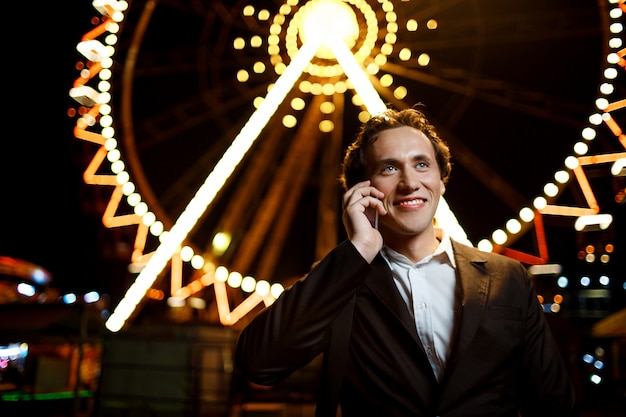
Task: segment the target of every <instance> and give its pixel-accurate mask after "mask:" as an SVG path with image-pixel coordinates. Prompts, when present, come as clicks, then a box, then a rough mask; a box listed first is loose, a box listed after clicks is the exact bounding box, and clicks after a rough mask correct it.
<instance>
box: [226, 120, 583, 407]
mask: <svg viewBox="0 0 626 417" xmlns="http://www.w3.org/2000/svg"><path fill="white" fill-rule="evenodd" d="M450 170H451V164H450V151H449V149H448V147H447V145H446V144H445V143H444V142H443V141H442V140H441V139H440V138H439V136H438V135H437V133H436V131H435V129H434V127H433V126H432V125H431V124H430V122H429V121H428V120H427V119H426V117H425V116H424V114H423V113H422V112H421V111H419V110H417V109H416V108H413V109H406V110H402V111H395V110H392V109H389V110H387V111H386V112H385V113H383V114H381V115H378V116H375V117H373V118H371V119H370V120H369V121H368V122H366V123H365V124H364V125H363V126H362V128H361V130H360V132H359V134H358V136H357V138H356V140H355V142H354V143H353V144H352V145H351V146H350V147H349V148H348V150H347V152H346V155H345V158H344V163H343V173H342V177H341V180H342V185H343V186H344V189H345V190H346V192H345V194H344V196H343V223H344V226H345V229H346V232H347V236H348V239H347V240H346V241H344V242H342V243H340V244H339V245H338V246H337V247H336V248H335V249H333V250H332V251H331V252H330V253H329V254H328V255H327V256H325V257H324V258H323V259H322V260H321V261H320V262H319V263H317V264H316V265H315V266H314V267H313V268H312V270H311V271H310V272H309V274H308V275H307V276H306V277H305V278H303V279H302V280H300V281H298V282H297V283H296V284H295V285H293V286H292V287H291V288H290V289H287V290H286V291H285V292H284V293H283V294H282V295H281V296H280V297H279V298H278V300H276V302H275V303H274V304H273V305H272V306H270V307H268V308H266V309H265V310H263V311H262V312H260V313H259V314H258V315H257V316H256V317H255V318H254V319H253V320H252V321H251V322H250V324H248V326H246V328H245V329H244V330H243V331H242V333H241V335H240V337H239V341H238V344H237V350H236V355H235V361H236V362H235V363H236V366H237V368H238V370H239V371H240V372H241V373H242V374H243V375H244V376H246V377H247V378H249V379H250V380H251V381H252V382H255V383H257V384H261V385H272V384H276V383H277V382H280V381H281V380H283V379H284V378H286V377H287V376H288V375H290V374H291V373H292V372H293V371H295V370H296V369H298V368H300V367H303V366H305V365H306V364H308V363H309V362H310V361H311V360H312V359H313V358H315V357H316V356H318V355H319V354H322V353H323V354H324V364H323V375H322V381H321V385H322V386H321V387H320V396H319V399H318V404H317V408H316V415H317V416H335V415H336V413H337V408H338V406H340V412H341V415H342V416H343V417H353V416H358V417H362V416H368V417H369V416H381V417H393V416H402V417H404V416H446V417H470V416H477V417H478V416H480V417H490V416H494V417H495V416H498V417H509V416H510V417H517V416H518V415H522V416H531V417H537V416H550V417H556V416H570V415H572V409H573V405H574V397H573V390H572V385H571V383H570V381H569V379H568V375H567V370H566V368H565V366H564V363H563V361H562V358H561V357H560V354H559V351H558V350H557V348H556V346H555V343H554V341H553V338H552V335H551V333H550V329H549V327H548V325H547V323H546V320H545V318H544V316H543V312H542V309H541V306H540V304H539V302H538V300H537V296H536V294H535V291H534V289H533V287H532V285H531V281H530V279H529V276H528V275H527V272H526V270H525V268H524V267H523V266H522V264H520V263H519V262H517V261H515V260H513V259H510V258H507V257H505V256H502V255H498V254H492V253H484V252H481V251H479V250H478V249H475V248H473V247H470V246H468V245H465V244H461V243H458V242H456V241H453V240H451V239H450V237H449V236H448V235H447V233H446V232H445V231H441V230H440V229H439V228H438V227H436V224H435V223H436V221H435V218H434V216H435V212H436V209H437V205H438V203H439V199H440V197H441V196H442V195H443V194H444V192H445V185H446V182H447V180H448V178H449V175H450ZM479 203H480V202H477V201H473V202H468V204H479Z"/></svg>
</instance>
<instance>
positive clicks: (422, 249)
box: [385, 229, 439, 263]
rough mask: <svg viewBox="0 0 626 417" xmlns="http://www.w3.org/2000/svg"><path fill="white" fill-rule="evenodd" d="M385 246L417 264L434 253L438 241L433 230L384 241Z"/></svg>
mask: <svg viewBox="0 0 626 417" xmlns="http://www.w3.org/2000/svg"><path fill="white" fill-rule="evenodd" d="M385 245H386V246H388V247H390V248H391V249H393V250H395V251H396V252H399V253H401V254H403V255H404V256H406V257H407V258H408V259H409V260H410V261H411V262H413V263H417V262H419V261H421V260H422V259H423V258H425V257H426V256H428V255H430V254H432V253H433V252H435V250H436V249H437V247H438V246H439V240H437V237H436V235H435V231H434V230H433V229H431V230H429V231H424V232H423V233H420V234H419V235H414V236H396V239H392V240H385Z"/></svg>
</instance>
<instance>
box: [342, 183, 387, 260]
mask: <svg viewBox="0 0 626 417" xmlns="http://www.w3.org/2000/svg"><path fill="white" fill-rule="evenodd" d="M370 184H371V183H370V181H369V180H367V181H363V182H360V183H358V184H356V185H355V186H354V187H352V188H350V189H349V190H348V191H346V193H345V194H344V195H343V216H342V220H343V225H344V227H345V229H346V233H347V234H348V239H350V241H351V242H352V244H353V245H354V246H355V247H356V249H357V250H358V251H359V253H360V254H361V256H363V258H365V259H366V260H367V262H372V261H373V260H374V258H375V257H376V255H377V254H378V252H379V251H380V249H381V248H382V247H383V236H382V235H381V234H380V232H379V231H378V230H377V229H376V228H375V227H374V225H373V224H372V219H371V217H373V216H375V215H376V214H378V215H380V216H384V215H386V214H387V210H385V207H384V205H383V203H382V201H381V199H382V198H383V197H384V194H383V193H382V192H381V191H379V190H378V189H376V188H375V187H372V186H371V185H370ZM368 211H369V212H370V216H369V217H368Z"/></svg>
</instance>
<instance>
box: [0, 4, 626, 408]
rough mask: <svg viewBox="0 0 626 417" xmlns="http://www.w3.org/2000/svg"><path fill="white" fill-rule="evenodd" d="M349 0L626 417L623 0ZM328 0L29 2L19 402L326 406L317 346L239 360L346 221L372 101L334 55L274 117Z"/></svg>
mask: <svg viewBox="0 0 626 417" xmlns="http://www.w3.org/2000/svg"><path fill="white" fill-rule="evenodd" d="M330 3H335V6H337V5H339V6H338V7H339V9H338V10H339V11H343V12H346V14H347V15H348V17H350V19H352V20H349V22H351V24H354V26H355V28H356V33H357V35H356V36H355V37H354V38H353V43H352V44H349V45H350V47H351V49H352V51H353V52H358V53H357V54H356V56H357V57H358V58H357V59H358V60H359V63H360V64H361V65H362V66H363V67H364V68H367V71H368V74H369V81H370V82H371V83H372V85H373V86H374V88H375V89H376V91H377V92H378V94H379V95H380V97H381V98H382V100H383V101H384V102H386V103H389V104H390V105H393V106H394V107H397V108H404V107H410V106H413V105H414V104H416V103H422V105H423V107H422V109H423V110H424V111H425V112H426V114H427V115H428V116H429V118H430V119H431V121H432V122H433V123H434V124H435V125H436V126H437V128H438V130H439V133H440V135H441V136H442V137H443V138H444V139H446V140H447V141H448V143H449V144H450V147H451V151H452V156H453V163H454V165H453V171H452V172H453V173H452V178H451V180H450V183H449V185H448V186H447V192H446V195H445V198H446V202H447V204H448V206H449V208H450V212H451V213H452V214H453V217H454V219H453V220H455V221H458V227H460V229H461V231H462V233H463V234H464V236H465V237H466V238H467V239H468V240H469V241H470V242H471V244H473V245H475V246H479V247H481V248H485V250H493V251H497V252H500V253H503V254H505V255H507V256H510V257H513V258H516V259H519V260H521V261H522V262H524V263H525V264H526V265H527V266H528V267H529V268H530V270H531V272H532V273H533V278H534V280H535V284H536V287H537V291H538V294H539V296H540V298H541V300H542V303H543V305H544V310H545V313H546V317H547V318H548V320H549V322H550V324H551V327H552V330H553V332H554V333H555V336H556V338H557V341H558V342H559V345H560V347H561V349H562V353H563V356H564V358H565V360H566V362H567V363H568V367H569V369H570V371H571V376H572V380H573V381H574V383H575V386H576V389H577V392H578V401H579V404H578V406H579V412H580V414H581V416H618V415H619V416H622V415H624V414H623V410H624V407H625V405H626V398H625V396H626V394H625V386H626V384H625V379H624V376H625V369H624V368H625V365H624V363H625V360H626V359H625V357H624V344H625V338H626V336H625V333H626V331H625V326H626V325H625V323H626V313H625V311H624V308H625V307H626V287H625V285H626V274H625V273H624V271H626V265H625V264H626V261H625V259H626V248H625V244H626V243H625V242H624V237H625V235H626V233H624V230H626V228H625V225H624V222H625V219H626V217H625V210H624V192H625V187H626V185H625V184H626V177H625V168H624V161H625V159H626V154H625V147H626V146H625V139H624V134H623V133H622V131H621V129H622V128H623V126H624V124H625V123H626V118H625V117H624V109H623V100H624V96H625V88H624V87H625V84H624V65H623V62H624V61H623V60H624V54H623V49H624V45H623V41H622V39H623V16H622V15H623V10H624V8H625V6H624V4H623V2H620V1H617V0H612V1H601V0H597V1H591V0H575V1H561V0H556V1H551V2H549V3H547V4H546V2H543V1H539V0H536V1H535V0H532V1H527V2H522V3H519V2H517V3H511V2H492V1H487V0H475V1H456V0H449V1H417V0H411V1H365V0H364V1H354V2H342V1H338V2H330ZM312 5H313V2H306V1H300V2H295V1H293V2H288V1H285V2H282V1H271V0H268V1H248V2H244V1H201V0H199V1H167V0H161V1H144V0H134V1H131V2H128V3H126V2H117V1H94V2H88V1H67V2H62V3H59V4H54V5H48V6H47V9H42V10H38V9H34V8H31V7H30V6H29V5H25V4H13V5H11V6H9V9H8V11H7V16H8V18H9V19H12V20H15V21H16V22H17V23H18V25H17V27H15V28H12V29H11V31H7V32H6V36H7V39H8V41H7V42H6V50H5V55H4V56H5V61H4V62H5V70H8V71H9V72H8V77H7V78H6V80H7V91H9V97H10V100H9V102H8V103H6V108H8V114H7V115H6V116H5V121H6V122H8V123H10V124H11V125H12V129H10V130H9V129H7V132H11V133H9V134H7V135H6V136H7V137H6V138H5V140H4V141H3V143H4V146H3V147H2V150H1V151H0V158H1V159H0V169H1V170H2V171H1V174H2V181H3V187H2V196H3V197H2V200H1V204H0V210H1V211H0V289H1V291H0V312H1V315H0V323H1V324H0V326H1V327H0V329H1V331H0V412H2V415H3V416H4V415H5V413H7V414H6V415H11V413H13V414H15V415H17V414H22V413H24V412H25V411H31V412H34V413H35V414H37V415H51V416H92V415H93V416H131V415H133V416H134V415H141V416H145V415H154V416H170V415H171V416H181V415H189V416H204V415H210V416H220V415H233V416H236V415H248V416H253V415H254V416H261V415H263V416H291V415H294V416H295V415H298V416H300V415H311V410H312V404H313V403H314V390H315V380H316V377H317V370H318V368H319V363H318V362H317V361H314V362H313V363H312V364H311V365H310V366H309V367H307V368H305V369H303V370H302V371H301V372H298V373H296V374H295V375H293V376H292V377H291V378H290V379H289V380H288V381H286V382H285V383H284V384H282V385H280V386H277V387H272V388H269V389H267V388H266V389H262V388H260V387H255V386H250V385H248V384H246V383H244V382H242V381H240V380H239V379H238V377H237V375H236V374H235V373H234V372H233V369H232V363H231V358H230V354H231V351H232V347H233V345H234V341H235V340H236V336H237V332H238V331H239V330H240V329H241V328H242V327H243V326H244V325H245V324H246V323H247V321H248V320H249V319H250V318H251V317H252V316H253V315H254V314H255V312H257V311H258V310H259V309H261V308H263V306H265V305H267V304H269V303H271V302H272V301H273V299H274V298H275V296H276V295H277V294H278V293H279V292H280V289H281V288H284V287H287V286H289V285H290V284H291V283H293V282H294V281H295V280H296V279H298V278H300V277H301V276H302V275H304V274H305V273H306V272H307V271H308V269H309V267H310V265H311V264H312V263H314V262H315V261H317V260H319V259H320V258H321V257H323V255H324V254H325V253H326V252H327V251H328V250H330V249H331V248H332V247H334V246H335V245H336V244H337V243H338V242H340V241H341V240H342V239H343V238H344V237H345V236H344V232H343V228H342V226H341V223H340V217H341V216H340V212H339V209H340V207H339V203H340V196H341V190H340V188H339V186H338V183H337V182H336V178H337V175H338V168H339V163H340V161H341V155H342V153H343V150H344V149H345V147H346V146H347V144H348V143H349V142H350V141H351V140H352V139H353V138H354V136H355V134H356V131H357V129H358V126H359V124H360V122H361V121H362V120H364V119H365V118H367V117H368V115H369V113H368V109H367V106H366V105H365V104H366V103H364V100H363V97H362V96H361V95H360V94H356V93H355V89H354V88H352V87H353V85H352V84H350V83H347V82H346V75H345V73H344V71H343V69H342V68H341V66H340V65H338V64H337V60H336V59H335V58H334V57H333V56H330V57H328V56H321V57H319V56H318V57H316V58H315V59H314V60H313V62H312V64H311V65H309V66H307V67H306V68H305V72H304V74H303V75H302V76H301V77H300V78H299V79H298V80H294V82H293V87H291V88H289V89H287V90H286V91H285V92H284V95H282V96H280V95H279V94H278V93H277V91H278V90H275V91H274V94H275V95H274V97H277V96H279V99H278V100H277V103H276V108H275V111H272V112H269V113H264V110H266V109H267V108H268V105H267V103H268V102H269V100H265V103H266V104H263V103H264V100H263V98H264V97H266V98H267V97H270V94H269V93H268V92H271V91H272V89H273V87H276V85H277V84H276V82H277V80H278V79H279V78H280V76H281V75H282V74H283V73H284V70H285V68H286V67H287V66H288V65H289V64H290V63H291V62H292V60H293V58H294V56H295V54H296V53H297V51H298V46H301V41H300V40H299V38H298V37H297V36H296V35H294V33H296V34H297V33H298V30H299V28H298V22H299V21H301V20H303V19H304V18H305V17H306V16H307V13H312V10H314V9H313V7H312ZM347 26H349V25H347ZM620 51H621V52H620ZM357 90H358V88H357ZM5 112H6V110H5ZM255 117H256V119H255ZM250 120H255V122H254V123H252V122H250ZM244 127H248V128H251V129H252V130H254V129H255V128H258V133H259V134H258V137H257V136H256V135H252V136H250V138H247V136H246V135H247V134H248V133H249V130H250V129H248V130H246V129H244ZM237 139H249V151H248V150H246V151H245V152H241V154H240V155H239V157H238V158H233V157H232V150H233V146H232V144H233V143H238V141H237ZM239 142H241V140H240V141H239ZM229 152H231V153H229ZM224 155H230V159H227V158H225V157H224ZM233 160H234V163H233V164H232V165H231V164H230V162H233ZM209 174H210V176H209ZM221 174H224V178H220V175H221ZM220 181H221V182H220ZM203 184H205V185H208V187H203ZM122 185H124V186H122ZM206 188H211V189H214V190H215V193H214V196H211V195H210V194H203V192H201V191H202V190H205V189H206ZM205 191H206V190H205ZM194 196H196V197H198V198H199V199H200V200H202V202H203V203H204V204H202V206H201V208H200V209H198V210H199V211H198V213H197V215H195V216H191V217H192V219H191V221H190V219H189V217H190V215H189V212H190V211H192V210H191V207H192V205H191V204H190V201H193V200H192V199H194V198H195V197H194ZM196 201H197V200H196ZM596 214H599V215H601V216H600V217H597V216H595V215H596ZM527 215H529V217H526V216H527ZM594 216H595V217H594ZM584 220H589V223H587V224H584V223H583V221H584ZM174 225H178V230H183V231H184V233H179V234H176V233H169V234H168V231H171V230H172V227H174ZM181 225H182V226H181ZM455 227H456V224H455ZM175 230H176V229H175ZM172 236H173V237H172ZM176 239H179V240H180V242H178V241H176ZM163 242H166V243H169V244H162V243H163ZM172 242H174V243H177V244H174V243H172ZM136 282H141V283H142V285H143V286H144V287H141V288H145V291H139V292H138V293H139V295H137V294H136V293H133V292H131V291H129V288H131V287H132V286H133V284H134V283H136ZM128 305H130V306H132V307H131V308H122V307H124V306H126V307H127V306H128Z"/></svg>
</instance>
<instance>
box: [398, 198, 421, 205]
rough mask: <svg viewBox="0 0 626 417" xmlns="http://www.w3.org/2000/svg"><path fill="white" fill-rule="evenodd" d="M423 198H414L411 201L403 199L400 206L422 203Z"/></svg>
mask: <svg viewBox="0 0 626 417" xmlns="http://www.w3.org/2000/svg"><path fill="white" fill-rule="evenodd" d="M423 202H424V200H422V199H415V200H411V201H403V202H401V203H400V205H401V206H414V205H416V204H420V203H423Z"/></svg>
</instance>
